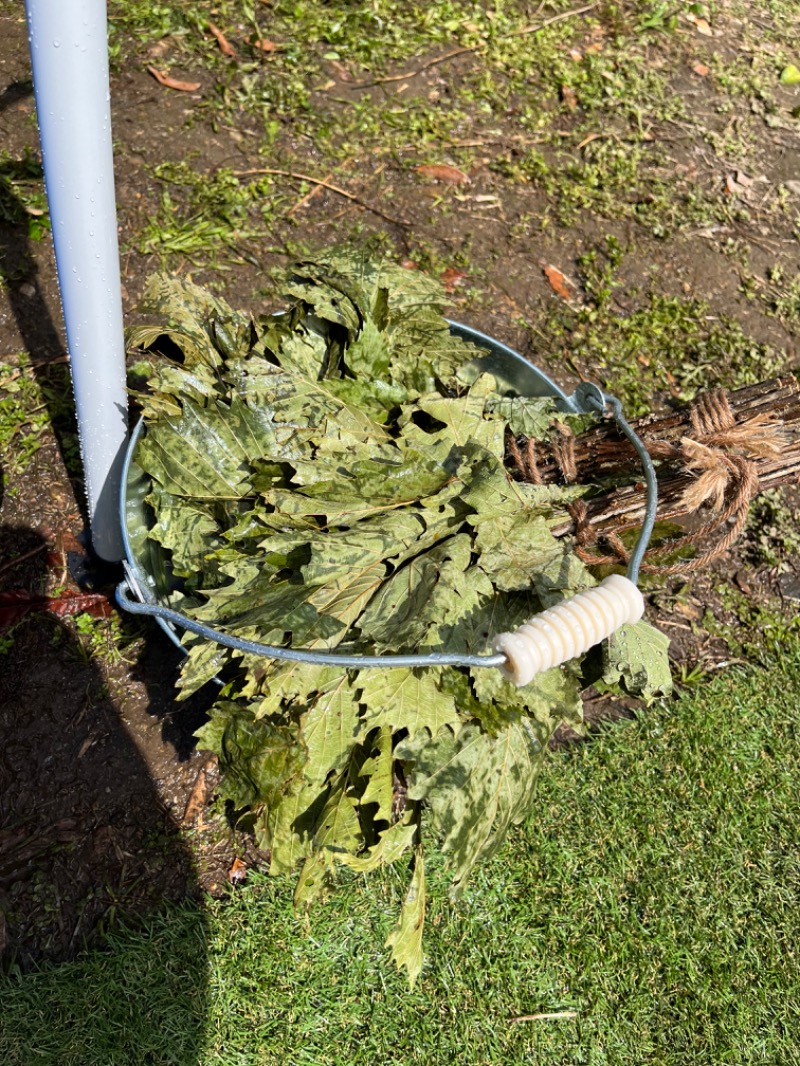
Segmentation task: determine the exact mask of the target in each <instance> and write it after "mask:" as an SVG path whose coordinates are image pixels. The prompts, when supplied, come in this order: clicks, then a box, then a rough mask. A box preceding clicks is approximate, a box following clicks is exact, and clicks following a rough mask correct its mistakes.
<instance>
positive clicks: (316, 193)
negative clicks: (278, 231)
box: [286, 174, 333, 218]
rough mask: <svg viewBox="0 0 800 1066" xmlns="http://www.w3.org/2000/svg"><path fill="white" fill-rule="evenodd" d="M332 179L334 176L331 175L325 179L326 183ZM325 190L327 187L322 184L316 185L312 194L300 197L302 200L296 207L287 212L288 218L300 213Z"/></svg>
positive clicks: (308, 193)
mask: <svg viewBox="0 0 800 1066" xmlns="http://www.w3.org/2000/svg"><path fill="white" fill-rule="evenodd" d="M332 177H333V174H329V175H328V177H327V178H325V181H326V182H328V181H329V180H330V179H331V178H332ZM324 188H325V186H324V185H322V184H320V185H315V186H314V188H313V189H311V191H310V192H307V193H306V194H305V196H301V197H300V199H299V200H298V201H297V203H296V204H295V205H294V207H290V208H289V210H288V211H287V212H286V217H287V218H288V217H289V216H290V215H293V214H294V213H295V211H299V210H300V208H301V207H304V206H305V204H307V203H308V201H309V200H313V199H314V197H315V196H319V194H320V193H321V192H322V190H323V189H324Z"/></svg>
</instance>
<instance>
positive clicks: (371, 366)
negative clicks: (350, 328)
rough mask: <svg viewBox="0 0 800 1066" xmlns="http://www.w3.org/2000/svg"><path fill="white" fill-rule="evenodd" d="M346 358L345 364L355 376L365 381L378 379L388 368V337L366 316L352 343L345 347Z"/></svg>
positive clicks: (389, 353)
mask: <svg viewBox="0 0 800 1066" xmlns="http://www.w3.org/2000/svg"><path fill="white" fill-rule="evenodd" d="M346 358H347V365H348V366H349V367H350V369H351V370H352V372H353V373H354V374H355V375H356V377H361V378H363V379H364V380H366V381H370V380H372V379H375V378H378V379H380V378H382V377H383V376H384V374H385V373H386V371H387V370H388V369H389V362H390V360H391V352H390V349H389V339H388V337H387V335H386V334H385V333H384V332H383V330H382V329H380V328H379V327H378V325H377V323H375V322H374V321H373V320H372V319H370V318H368V319H366V321H365V322H364V324H363V326H362V327H361V331H360V332H359V334H358V337H357V338H356V340H355V341H354V343H353V344H351V345H350V347H349V348H348V349H347V357H346Z"/></svg>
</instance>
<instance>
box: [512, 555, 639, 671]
mask: <svg viewBox="0 0 800 1066" xmlns="http://www.w3.org/2000/svg"><path fill="white" fill-rule="evenodd" d="M643 614H644V598H643V597H642V594H641V592H640V591H639V589H638V588H637V587H636V585H634V583H633V582H632V581H629V580H628V578H627V577H623V576H622V575H621V574H612V575H611V576H610V577H607V578H606V579H605V581H603V582H602V583H601V584H600V585H598V586H597V587H596V588H593V589H587V590H586V592H579V593H578V595H577V596H573V598H572V599H571V600H564V602H563V603H558V604H556V606H555V607H548V609H547V610H546V611H542V613H541V614H537V615H536V616H535V617H534V618H532V619H531V620H530V622H526V623H525V625H524V626H521V627H520V628H519V629H518V630H517V631H516V632H515V633H501V634H500V636H498V637H496V638H495V641H494V649H495V651H499V652H502V653H503V655H505V657H506V664H505V666H503V667H501V670H502V671H503V673H504V674H505V675H506V677H507V678H508V679H509V680H510V681H513V682H514V684H515V685H518V686H519V685H527V684H529V683H530V682H531V681H532V680H533V678H534V677H535V676H536V674H541V673H544V671H545V670H549V669H550V668H551V667H553V666H558V665H560V664H561V663H565V662H568V660H570V659H575V658H577V657H578V656H579V655H583V654H584V652H587V651H588V650H589V649H590V648H593V647H594V646H595V644H599V643H600V641H601V640H605V638H606V637H610V636H611V634H612V633H614V632H616V630H617V629H619V627H620V626H623V625H625V623H626V622H638V621H639V619H640V618H641V617H642V615H643Z"/></svg>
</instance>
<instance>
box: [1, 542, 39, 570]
mask: <svg viewBox="0 0 800 1066" xmlns="http://www.w3.org/2000/svg"><path fill="white" fill-rule="evenodd" d="M47 547H48V545H47V544H37V546H36V547H35V548H31V550H30V551H27V552H23V553H22V555H18V556H17V557H16V559H11V560H10V561H9V562H7V563H3V565H2V566H0V574H4V573H5V572H6V570H13V569H14V567H15V566H19V564H20V563H24V562H25V560H26V559H32V558H33V557H34V555H38V554H39V552H43V551H44V550H45V548H47Z"/></svg>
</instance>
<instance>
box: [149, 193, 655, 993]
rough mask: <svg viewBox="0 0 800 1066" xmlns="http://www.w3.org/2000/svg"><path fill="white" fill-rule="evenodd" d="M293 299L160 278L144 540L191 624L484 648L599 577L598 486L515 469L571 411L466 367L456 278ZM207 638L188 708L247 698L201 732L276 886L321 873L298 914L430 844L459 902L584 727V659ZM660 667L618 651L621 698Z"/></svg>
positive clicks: (401, 278)
mask: <svg viewBox="0 0 800 1066" xmlns="http://www.w3.org/2000/svg"><path fill="white" fill-rule="evenodd" d="M429 176H431V175H429ZM451 177H452V175H451ZM441 180H444V179H441ZM553 269H555V268H553ZM559 276H560V277H561V278H562V279H563V275H561V274H560V272H559ZM551 284H552V279H551ZM564 285H565V286H566V285H567V282H566V281H564ZM284 292H285V293H286V294H287V300H288V307H287V311H286V313H285V314H284V315H282V316H280V317H279V318H277V319H273V318H258V317H253V316H248V315H245V314H243V313H241V312H237V311H234V310H232V309H231V308H230V307H228V305H227V304H225V303H224V301H221V300H218V299H217V298H215V297H211V296H209V295H208V294H205V293H204V292H203V291H202V290H200V289H198V288H197V287H196V286H192V285H191V284H188V283H185V282H182V281H180V280H179V279H175V278H165V277H161V278H159V279H157V280H156V281H154V282H153V283H152V284H151V285H150V286H149V289H148V301H149V310H150V311H151V312H152V310H153V309H154V308H155V309H156V313H157V314H158V316H159V317H160V318H162V319H163V320H164V325H163V326H162V327H157V326H147V327H141V328H140V329H138V330H135V331H133V334H132V336H133V338H134V340H135V341H136V343H138V344H140V345H143V346H145V348H146V351H147V357H148V359H149V360H150V365H152V368H153V369H152V374H151V377H150V379H149V383H148V391H146V392H145V393H143V394H142V396H141V397H140V400H141V402H142V404H143V406H144V410H145V418H146V424H147V432H146V434H145V435H144V437H143V438H142V440H141V443H140V445H139V449H138V452H137V457H136V458H137V462H138V463H139V464H141V474H140V476H139V473H138V468H137V480H136V492H137V494H138V495H137V497H136V498H137V500H141V501H142V502H143V503H144V502H145V501H146V503H147V504H148V505H149V506H150V507H152V509H153V512H154V517H153V521H152V524H151V528H150V530H149V535H148V536H147V537H146V538H140V539H146V546H149V548H150V549H152V550H153V551H156V550H157V553H160V555H161V557H163V558H162V561H161V563H160V564H159V565H158V572H159V574H161V575H162V579H163V578H166V576H167V575H168V573H169V572H170V570H169V566H168V565H167V564H168V563H169V564H170V565H171V567H172V572H173V573H177V574H179V575H180V577H181V580H182V586H181V589H180V591H175V592H174V593H172V597H171V598H172V599H173V600H174V601H176V602H178V603H180V605H181V606H182V609H183V610H185V611H186V612H187V613H189V614H190V615H191V616H192V617H194V618H196V619H198V620H201V621H206V622H210V623H212V624H214V625H216V626H221V627H223V628H225V629H228V630H230V631H233V632H235V633H237V634H240V635H242V636H244V637H246V638H247V639H250V640H260V641H262V642H266V643H273V644H280V645H283V646H289V645H291V646H292V647H297V648H305V649H319V650H328V649H339V648H340V649H342V650H346V651H347V652H348V653H366V654H371V653H376V652H377V653H381V654H383V653H395V652H399V651H409V652H414V651H428V650H434V649H435V650H447V651H453V652H456V651H457V652H462V653H464V652H466V653H481V652H485V651H487V650H488V649H489V647H490V646H491V642H492V637H493V636H494V635H495V634H496V633H498V632H502V631H510V630H513V629H515V628H516V627H518V626H519V625H521V624H523V623H524V622H525V621H526V620H527V619H528V618H530V616H531V615H532V614H533V613H535V612H536V611H538V610H540V609H541V608H542V607H543V606H546V605H549V604H551V603H553V602H557V601H558V600H560V599H562V598H563V597H564V596H565V595H566V594H567V593H568V592H569V591H573V590H577V589H579V588H583V587H588V586H589V585H591V584H592V578H591V577H590V575H588V573H587V572H586V570H585V568H584V567H583V565H582V564H581V562H580V561H579V560H578V558H577V556H575V554H574V552H573V551H572V550H571V547H570V545H569V544H568V543H566V542H563V541H559V540H556V538H555V537H554V536H553V534H552V533H551V525H553V524H554V523H556V522H558V523H563V521H564V518H565V515H566V510H565V508H566V504H567V503H568V502H569V501H570V500H572V499H575V498H576V495H577V494H579V493H581V492H582V491H583V490H582V489H577V488H575V487H568V486H559V485H547V486H545V485H541V486H539V485H529V484H524V483H520V482H517V481H515V480H514V479H513V478H512V477H511V476H510V474H509V472H508V471H507V469H506V456H505V440H506V436H507V435H508V433H509V432H512V433H514V434H515V435H518V436H519V435H523V436H529V437H531V438H533V439H536V440H540V439H544V438H545V437H546V436H548V435H549V434H550V433H552V432H555V430H554V429H553V422H554V410H553V405H552V402H551V401H549V400H542V399H540V398H524V397H515V396H513V395H508V396H501V395H499V394H498V393H497V391H496V390H497V383H496V380H495V379H494V378H493V377H492V376H491V375H489V374H482V373H480V371H479V370H478V371H477V372H475V373H471V372H466V369H467V368H468V367H469V366H473V367H474V361H475V357H476V355H478V354H480V353H479V352H478V351H477V349H475V348H474V347H472V346H471V345H469V344H467V343H465V342H463V341H462V340H461V339H460V338H459V337H458V336H457V335H455V334H453V333H452V332H451V331H450V329H449V327H448V325H447V322H446V321H445V320H444V318H443V317H442V310H443V300H444V296H443V291H442V288H441V287H440V286H439V285H437V283H436V282H434V281H432V280H431V279H430V278H428V277H426V276H425V275H424V274H423V273H422V272H421V271H411V270H404V269H402V268H399V267H396V266H393V265H392V264H388V263H386V262H380V261H379V262H375V261H369V260H365V259H362V258H360V257H356V256H351V255H345V254H331V255H328V256H325V257H324V258H321V259H319V260H314V261H311V260H308V261H304V262H302V263H298V264H296V265H295V266H294V267H293V268H292V269H291V271H290V272H289V275H288V277H287V280H286V283H285V285H284ZM176 348H177V350H178V352H179V353H180V354H179V356H176V357H174V356H175V349H176ZM467 383H469V384H467ZM564 418H566V416H564V415H559V419H564ZM142 548H143V546H142V544H140V543H139V542H138V541H137V551H138V550H139V549H142ZM185 645H186V648H187V652H188V654H187V658H186V662H185V664H184V668H183V671H182V680H181V685H182V689H181V695H182V696H183V695H186V694H188V693H189V692H191V691H194V690H196V689H197V687H198V686H200V685H201V684H203V683H204V682H205V681H207V680H209V679H210V678H211V677H213V676H215V675H221V676H223V677H224V679H225V682H226V688H225V694H224V696H223V697H221V698H220V699H218V700H217V702H216V704H215V706H214V708H213V710H212V712H211V715H210V718H209V721H208V722H207V724H206V725H205V726H204V727H203V728H202V730H200V732H199V734H198V737H199V741H200V743H201V744H202V745H204V746H205V747H207V748H208V749H209V750H211V751H214V752H217V753H218V754H219V759H220V766H221V768H222V770H223V772H224V777H223V780H222V782H221V785H220V796H221V797H222V798H223V799H229V800H230V801H231V802H232V803H233V804H234V806H235V807H237V808H250V809H251V811H252V817H253V819H254V824H255V830H256V834H257V839H258V843H259V845H260V846H261V847H263V848H265V849H267V850H269V851H270V854H271V867H270V869H271V872H272V873H275V874H278V873H289V872H292V871H294V870H295V868H296V867H297V866H298V864H301V869H300V872H299V876H298V882H297V887H296V892H295V901H296V903H297V904H298V905H304V906H305V905H307V904H308V903H309V902H310V901H311V900H313V899H314V898H316V897H318V896H319V895H321V894H322V893H324V892H325V890H326V888H327V886H328V884H329V883H330V881H331V875H332V872H333V870H334V868H335V867H336V866H337V865H339V864H343V865H348V866H350V867H351V868H352V869H354V870H358V871H362V872H367V871H369V870H373V869H375V868H377V867H378V866H380V865H382V864H386V863H391V862H395V861H397V860H398V859H399V858H401V857H402V856H404V855H406V854H407V853H408V851H409V850H410V849H411V848H413V847H414V846H415V844H418V842H419V836H420V830H421V829H422V830H424V828H425V827H426V826H430V827H432V828H433V829H434V830H435V832H436V833H437V834H439V837H440V839H441V842H442V847H443V849H444V852H445V855H446V856H447V858H448V862H449V863H450V866H451V869H452V871H453V878H454V889H455V890H456V891H460V889H461V888H462V886H463V884H464V882H465V880H466V878H467V877H468V876H469V874H470V872H471V871H472V870H473V868H474V866H475V864H476V863H477V862H478V861H480V860H481V859H482V858H484V857H486V856H488V855H491V854H492V853H493V852H494V850H495V849H496V847H497V846H498V845H499V842H500V841H501V839H502V837H503V834H504V832H505V831H506V829H507V828H508V826H509V825H510V824H512V823H514V822H516V821H519V820H521V819H522V818H523V817H525V816H526V815H528V814H530V812H531V811H532V810H533V807H534V800H533V791H532V790H533V778H534V776H535V772H536V769H537V767H538V765H539V760H540V759H541V758H543V755H544V752H545V751H546V748H547V742H548V739H549V737H550V736H551V734H552V732H553V730H554V729H555V728H556V727H557V725H558V724H559V722H560V721H562V720H563V721H567V722H569V723H570V724H572V725H574V726H578V727H579V726H580V722H581V706H580V699H579V691H578V682H577V678H578V676H579V666H578V665H577V664H576V665H575V666H574V667H570V666H567V667H565V668H564V669H559V670H552V671H548V672H547V673H546V674H544V675H542V676H541V677H539V678H537V679H536V680H535V683H532V684H531V685H528V686H525V688H523V689H517V688H515V687H514V686H513V685H511V683H510V682H508V681H506V680H505V679H504V678H503V677H502V676H501V675H500V674H499V673H498V672H497V671H493V670H481V669H475V670H466V669H462V668H450V667H447V668H443V667H439V666H436V667H432V668H428V669H424V670H414V669H410V668H407V667H394V668H390V669H381V670H359V669H350V668H347V669H345V668H339V667H336V666H323V665H317V664H303V663H291V662H277V661H272V660H270V659H263V658H260V657H258V656H254V655H251V654H249V653H248V654H244V655H242V654H240V653H238V652H231V651H227V650H223V649H221V648H219V647H217V646H216V645H214V644H213V643H206V642H204V641H202V640H201V639H200V638H195V637H193V636H192V637H187V638H186V639H185ZM640 650H641V649H637V648H634V647H633V646H630V647H629V648H628V649H627V651H626V649H625V648H622V649H621V650H620V652H619V657H618V659H617V660H615V663H618V666H619V678H620V679H623V681H625V682H627V675H625V674H624V670H628V671H629V672H630V674H631V676H633V675H634V674H636V673H637V672H638V671H639V669H640V666H639V663H640V659H641V658H642V656H641V655H640ZM654 651H655V654H656V656H657V655H658V654H662V655H663V648H660V649H659V648H655V649H654ZM406 786H407V787H406ZM406 800H407V801H408V802H407V805H406ZM403 809H404V810H405V814H404V816H403V817H402V818H401V819H400V820H399V821H398V820H397V819H398V811H402V810H403ZM422 870H423V866H422V858H421V853H420V856H419V858H418V860H417V866H416V872H415V875H414V882H413V883H412V888H413V891H412V892H411V894H410V895H409V897H408V899H407V900H406V903H405V904H404V907H403V910H402V912H401V917H400V921H399V923H398V925H397V927H396V929H395V930H394V931H393V934H392V938H391V944H390V946H391V947H392V948H393V951H394V955H395V958H396V960H397V961H398V962H399V963H400V965H402V966H404V967H405V968H406V969H407V970H408V972H409V975H410V977H411V978H413V977H415V976H416V974H418V973H419V967H420V965H421V939H420V937H421V925H422V921H423V917H424V883H423V881H422V878H423V873H422Z"/></svg>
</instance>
